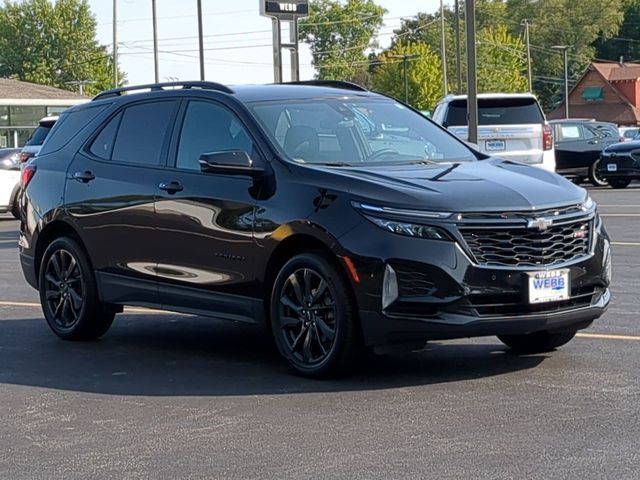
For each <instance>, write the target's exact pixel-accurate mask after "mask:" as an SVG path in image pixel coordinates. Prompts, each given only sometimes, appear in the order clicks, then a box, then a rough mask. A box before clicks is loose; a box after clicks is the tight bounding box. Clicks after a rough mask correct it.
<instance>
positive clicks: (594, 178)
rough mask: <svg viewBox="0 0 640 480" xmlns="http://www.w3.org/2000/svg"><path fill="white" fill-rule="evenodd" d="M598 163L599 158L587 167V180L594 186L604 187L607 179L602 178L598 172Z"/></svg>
mask: <svg viewBox="0 0 640 480" xmlns="http://www.w3.org/2000/svg"><path fill="white" fill-rule="evenodd" d="M599 164H600V160H596V161H595V162H593V163H592V164H591V166H590V167H589V181H590V182H591V183H592V184H593V186H594V187H606V186H607V185H608V182H607V180H606V179H604V178H602V177H601V176H600V174H599V173H598V165H599Z"/></svg>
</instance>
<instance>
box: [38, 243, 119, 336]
mask: <svg viewBox="0 0 640 480" xmlns="http://www.w3.org/2000/svg"><path fill="white" fill-rule="evenodd" d="M38 285H39V287H40V303H41V304H42V311H43V313H44V316H45V319H46V320H47V323H48V324H49V327H50V328H51V330H53V332H54V333H55V334H56V335H57V336H59V337H60V338H62V339H64V340H91V339H95V338H98V337H100V336H102V335H104V334H105V333H106V332H107V330H109V327H110V326H111V324H112V323H113V318H114V316H115V311H114V310H113V309H110V308H108V307H107V306H106V305H104V304H103V303H101V302H100V301H99V299H98V289H97V286H96V280H95V276H94V274H93V271H92V269H91V266H90V264H89V261H88V259H87V256H86V254H85V253H84V251H83V250H82V248H81V247H80V246H79V245H78V243H77V242H76V241H74V240H73V239H71V238H67V237H61V238H57V239H56V240H54V241H53V242H52V243H51V244H50V245H49V246H48V247H47V249H46V250H45V252H44V255H43V256H42V261H41V263H40V273H39V282H38Z"/></svg>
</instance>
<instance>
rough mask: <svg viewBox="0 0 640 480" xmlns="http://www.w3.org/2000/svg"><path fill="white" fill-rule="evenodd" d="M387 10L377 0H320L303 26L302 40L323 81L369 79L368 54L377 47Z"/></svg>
mask: <svg viewBox="0 0 640 480" xmlns="http://www.w3.org/2000/svg"><path fill="white" fill-rule="evenodd" d="M385 13H386V10H385V9H384V8H382V7H380V6H378V5H376V4H375V3H374V1H373V0H347V1H346V2H341V1H339V0H316V1H314V2H313V3H311V11H310V16H309V17H308V18H306V19H304V20H302V21H301V22H300V28H299V32H300V40H301V41H303V42H306V43H308V44H309V46H310V48H311V54H312V55H313V65H314V67H315V68H316V70H317V77H318V78H319V79H323V80H352V81H355V80H359V79H360V80H362V79H365V81H366V79H367V75H366V70H367V68H368V65H367V63H368V61H367V56H366V54H365V51H366V50H367V49H370V48H374V47H375V46H376V45H377V44H376V42H375V40H374V35H375V33H376V32H377V31H378V29H379V28H380V27H381V26H382V24H383V16H384V14H385Z"/></svg>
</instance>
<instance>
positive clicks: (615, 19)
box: [506, 0, 623, 110]
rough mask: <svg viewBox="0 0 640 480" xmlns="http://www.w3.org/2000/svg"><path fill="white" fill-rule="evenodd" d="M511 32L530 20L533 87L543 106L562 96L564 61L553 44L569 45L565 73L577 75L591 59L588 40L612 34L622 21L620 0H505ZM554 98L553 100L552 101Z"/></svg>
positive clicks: (548, 106) (591, 48)
mask: <svg viewBox="0 0 640 480" xmlns="http://www.w3.org/2000/svg"><path fill="white" fill-rule="evenodd" d="M506 16H507V17H509V19H510V21H509V25H510V29H511V31H512V32H514V31H520V30H521V27H520V22H521V20H522V19H525V18H526V19H528V20H529V22H530V27H529V28H530V38H531V44H532V47H531V49H532V50H531V56H532V59H533V62H532V63H533V74H534V90H535V91H536V93H537V94H538V96H539V97H540V100H541V103H542V104H543V106H544V108H545V109H546V110H549V109H551V108H552V107H553V106H554V103H556V102H555V101H557V100H560V99H562V95H563V94H562V90H563V80H562V78H563V75H564V62H563V57H562V55H561V54H560V53H559V52H557V51H554V50H552V49H551V48H550V47H551V46H553V45H571V46H572V48H571V50H570V51H569V59H570V61H569V76H570V78H574V79H575V78H577V77H578V76H580V75H581V74H582V73H583V72H584V70H585V68H586V67H587V65H588V64H589V62H591V61H592V59H593V57H594V53H595V49H594V48H593V46H592V43H593V42H594V41H595V40H596V39H598V38H600V39H603V40H606V39H609V38H611V37H613V36H615V35H616V34H617V32H618V30H619V28H620V24H621V22H622V17H623V13H622V0H580V1H575V0H507V3H506ZM554 100H555V101H554Z"/></svg>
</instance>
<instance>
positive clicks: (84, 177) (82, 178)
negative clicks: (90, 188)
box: [73, 170, 96, 183]
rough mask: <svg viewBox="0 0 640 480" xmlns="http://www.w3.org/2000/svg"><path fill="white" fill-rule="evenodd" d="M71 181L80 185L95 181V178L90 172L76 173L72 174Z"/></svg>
mask: <svg viewBox="0 0 640 480" xmlns="http://www.w3.org/2000/svg"><path fill="white" fill-rule="evenodd" d="M73 179H74V180H77V181H78V182H81V183H89V182H90V181H91V180H95V179H96V176H95V175H94V174H93V172H92V171H90V170H86V171H84V172H76V173H74V174H73Z"/></svg>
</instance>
